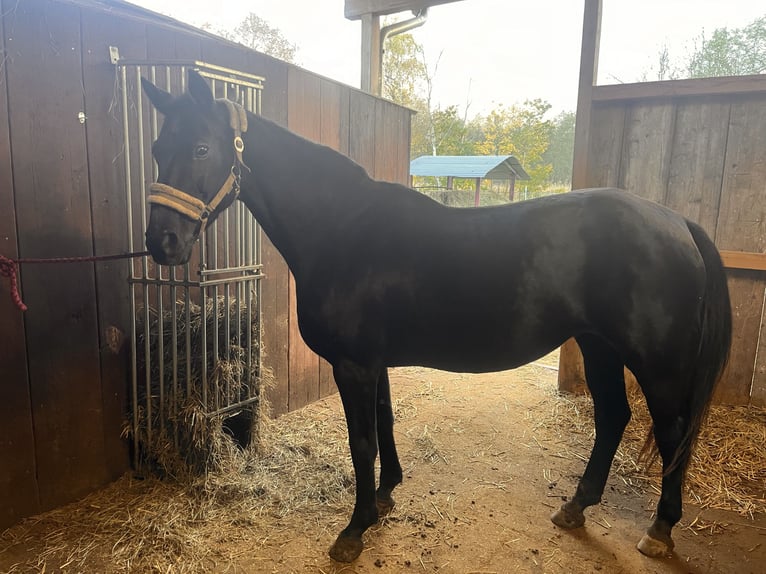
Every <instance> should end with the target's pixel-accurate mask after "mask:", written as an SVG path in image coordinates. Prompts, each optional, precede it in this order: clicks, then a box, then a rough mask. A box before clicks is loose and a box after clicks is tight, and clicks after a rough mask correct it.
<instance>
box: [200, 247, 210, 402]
mask: <svg viewBox="0 0 766 574" xmlns="http://www.w3.org/2000/svg"><path fill="white" fill-rule="evenodd" d="M206 251H207V249H206V246H205V241H204V237H203V238H202V239H200V269H204V268H205V264H204V262H205V261H207V259H208V258H207V256H206ZM200 293H201V304H200V317H201V323H200V335H201V339H202V342H201V345H200V346H201V347H202V348H201V349H200V355H201V359H202V363H201V366H200V385H202V404H203V405H204V408H205V409H209V408H210V406H209V405H208V396H207V394H208V393H207V391H208V388H207V377H208V372H207V316H208V311H207V300H208V289H207V287H202V288H200Z"/></svg>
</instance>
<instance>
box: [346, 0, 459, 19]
mask: <svg viewBox="0 0 766 574" xmlns="http://www.w3.org/2000/svg"><path fill="white" fill-rule="evenodd" d="M459 1H460V0H346V5H345V15H346V18H348V19H349V20H358V19H359V18H361V17H362V16H363V15H364V14H376V15H378V16H383V15H385V14H395V13H396V12H404V11H406V10H413V11H418V10H422V9H423V8H430V7H431V6H436V5H437V4H449V3H450V2H459Z"/></svg>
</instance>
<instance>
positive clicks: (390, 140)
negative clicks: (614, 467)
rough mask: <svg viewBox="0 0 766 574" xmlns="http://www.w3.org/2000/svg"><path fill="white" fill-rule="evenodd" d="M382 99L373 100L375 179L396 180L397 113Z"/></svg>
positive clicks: (394, 108) (397, 154)
mask: <svg viewBox="0 0 766 574" xmlns="http://www.w3.org/2000/svg"><path fill="white" fill-rule="evenodd" d="M397 112H398V109H397V107H396V106H395V105H394V104H392V103H390V102H386V101H384V100H377V101H376V102H375V146H374V147H375V179H379V180H382V181H396V177H397V165H396V161H397V159H398V157H399V130H400V126H399V121H400V118H399V114H398V113H397Z"/></svg>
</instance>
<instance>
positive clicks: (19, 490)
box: [0, 0, 40, 530]
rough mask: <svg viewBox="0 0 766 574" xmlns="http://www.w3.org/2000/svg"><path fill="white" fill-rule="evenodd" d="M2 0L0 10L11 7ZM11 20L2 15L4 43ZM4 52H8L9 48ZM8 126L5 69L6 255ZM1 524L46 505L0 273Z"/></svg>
mask: <svg viewBox="0 0 766 574" xmlns="http://www.w3.org/2000/svg"><path fill="white" fill-rule="evenodd" d="M7 4H8V2H7V0H6V2H5V3H2V2H0V13H2V14H5V13H6V11H7V10H8V9H9V6H8V5H7ZM4 23H5V20H4V19H3V20H2V21H0V33H2V34H3V39H0V42H2V44H0V46H2V47H3V48H4V39H5V38H6V35H7V34H6V30H4V29H3V24H4ZM3 53H7V52H6V51H5V49H3ZM11 169H12V166H11V141H10V134H9V132H8V99H7V85H6V82H5V74H0V255H4V256H5V257H9V258H16V257H17V256H18V245H17V243H16V216H15V211H14V189H13V177H12V175H13V174H12V171H11ZM0 341H2V344H0V372H2V373H3V377H2V379H3V382H2V384H0V467H2V469H3V471H2V472H0V530H1V529H2V528H4V527H6V526H9V525H11V524H13V523H15V522H16V521H18V520H20V519H21V518H23V517H25V516H28V515H30V514H35V513H36V512H38V511H39V510H40V505H39V500H38V492H37V478H36V475H37V472H36V469H35V444H34V427H33V421H32V405H31V399H30V395H29V377H28V373H27V352H26V346H25V344H24V342H25V332H24V314H23V313H22V312H21V311H20V310H19V309H17V308H16V306H15V305H14V304H13V302H12V301H11V297H10V282H9V280H8V279H6V278H4V277H3V278H0Z"/></svg>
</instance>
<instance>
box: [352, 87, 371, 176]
mask: <svg viewBox="0 0 766 574" xmlns="http://www.w3.org/2000/svg"><path fill="white" fill-rule="evenodd" d="M371 103H372V105H370V104H371ZM349 130H350V131H349V140H348V155H349V157H350V158H351V159H353V160H354V161H355V162H356V163H358V164H359V165H361V166H362V167H363V168H364V169H366V170H367V173H368V174H370V175H373V174H374V173H375V105H374V100H373V99H372V97H371V96H368V95H367V94H363V93H361V92H357V91H353V92H351V94H350V101H349Z"/></svg>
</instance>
